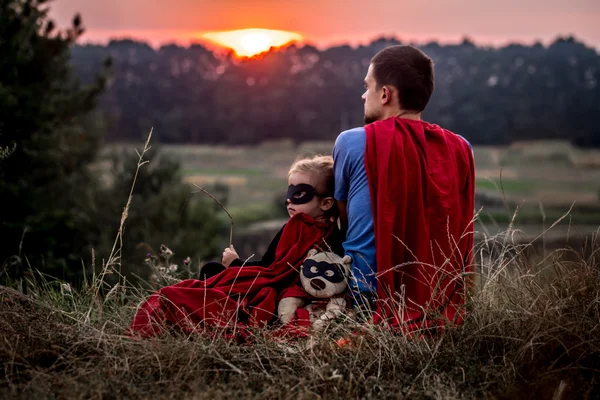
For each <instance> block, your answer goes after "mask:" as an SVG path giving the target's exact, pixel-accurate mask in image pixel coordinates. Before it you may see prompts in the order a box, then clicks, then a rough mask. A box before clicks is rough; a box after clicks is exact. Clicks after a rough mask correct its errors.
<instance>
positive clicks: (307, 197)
mask: <svg viewBox="0 0 600 400" xmlns="http://www.w3.org/2000/svg"><path fill="white" fill-rule="evenodd" d="M315 196H318V197H324V196H321V195H320V194H319V193H317V190H316V189H315V188H314V187H312V186H311V185H309V184H306V183H301V184H299V185H290V186H288V191H287V199H288V200H289V201H290V203H292V204H306V203H308V202H310V201H311V200H312V199H314V198H315Z"/></svg>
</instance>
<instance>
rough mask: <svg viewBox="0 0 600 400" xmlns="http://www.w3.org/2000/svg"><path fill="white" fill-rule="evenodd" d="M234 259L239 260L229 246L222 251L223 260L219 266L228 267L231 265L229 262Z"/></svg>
mask: <svg viewBox="0 0 600 400" xmlns="http://www.w3.org/2000/svg"><path fill="white" fill-rule="evenodd" d="M236 258H240V257H239V256H238V253H236V252H235V249H234V248H233V246H229V247H227V248H226V249H225V251H223V259H222V260H221V264H223V265H224V266H226V267H229V264H231V262H232V261H233V260H235V259H236Z"/></svg>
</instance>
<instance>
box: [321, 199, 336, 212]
mask: <svg viewBox="0 0 600 400" xmlns="http://www.w3.org/2000/svg"><path fill="white" fill-rule="evenodd" d="M334 204H335V200H334V199H333V197H325V198H324V199H323V200H321V210H323V211H329V210H331V207H333V205H334Z"/></svg>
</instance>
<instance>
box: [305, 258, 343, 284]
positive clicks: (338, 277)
mask: <svg viewBox="0 0 600 400" xmlns="http://www.w3.org/2000/svg"><path fill="white" fill-rule="evenodd" d="M302 274H303V275H304V276H305V277H307V278H308V279H312V278H316V277H322V278H324V279H325V280H327V281H329V282H332V283H338V282H342V281H343V280H344V279H346V276H345V274H344V272H343V271H342V269H341V268H340V267H338V266H337V265H336V264H330V263H328V262H325V261H321V262H316V261H314V260H310V259H308V260H306V261H304V264H302Z"/></svg>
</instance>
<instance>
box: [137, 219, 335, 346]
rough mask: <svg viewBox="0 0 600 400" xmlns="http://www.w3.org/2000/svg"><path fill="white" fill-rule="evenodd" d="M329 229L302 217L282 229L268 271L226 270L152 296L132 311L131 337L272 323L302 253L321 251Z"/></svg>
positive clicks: (296, 276) (295, 277)
mask: <svg viewBox="0 0 600 400" xmlns="http://www.w3.org/2000/svg"><path fill="white" fill-rule="evenodd" d="M332 229H333V225H332V224H331V223H328V222H322V221H317V220H315V219H313V218H311V217H309V216H308V215H306V214H303V213H300V214H296V215H294V216H293V217H292V218H291V219H290V220H289V221H288V223H287V224H286V225H285V227H284V229H283V232H282V234H281V239H280V241H279V243H278V245H277V249H276V252H275V261H274V262H273V263H272V264H271V265H270V266H268V267H251V266H245V267H229V268H227V269H226V270H225V271H223V272H221V273H219V274H218V275H215V276H213V277H211V278H209V279H207V280H206V281H199V280H195V279H190V280H185V281H182V282H180V283H178V284H176V285H172V286H167V287H164V288H162V289H160V290H158V291H157V292H156V293H154V294H152V295H151V296H150V297H149V298H148V299H147V300H146V301H145V302H144V303H143V304H142V305H141V306H140V307H139V309H138V310H137V313H136V314H135V316H134V318H133V322H132V324H131V326H130V333H131V334H133V335H140V336H142V337H149V336H154V335H157V334H159V333H161V332H163V331H164V330H165V328H167V327H169V326H171V327H176V328H177V329H178V330H180V331H183V332H186V333H190V332H201V331H204V330H205V329H206V328H210V327H221V328H228V327H229V328H236V329H237V328H239V329H243V328H244V327H247V326H262V325H266V324H268V323H269V322H271V321H273V320H274V319H275V318H276V317H277V301H278V300H279V296H280V294H281V292H282V291H283V290H284V289H286V288H288V287H291V286H294V285H296V284H297V283H298V282H299V280H300V274H299V272H298V271H299V270H300V267H301V265H302V262H303V261H304V259H305V257H306V255H307V253H308V252H309V250H310V249H313V248H317V249H319V248H324V249H326V248H327V247H326V245H325V244H324V242H323V241H324V239H325V240H326V239H327V237H328V236H329V234H330V233H331V232H332Z"/></svg>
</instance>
